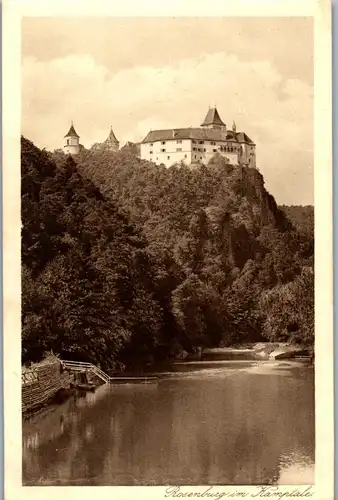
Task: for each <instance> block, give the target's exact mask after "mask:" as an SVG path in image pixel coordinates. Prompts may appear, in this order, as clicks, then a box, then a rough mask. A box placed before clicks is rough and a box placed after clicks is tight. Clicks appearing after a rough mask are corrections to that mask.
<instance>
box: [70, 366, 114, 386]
mask: <svg viewBox="0 0 338 500" xmlns="http://www.w3.org/2000/svg"><path fill="white" fill-rule="evenodd" d="M61 364H62V366H63V367H64V368H66V369H67V370H73V371H81V372H82V371H90V372H92V373H94V374H95V375H97V376H98V377H99V378H100V379H101V380H103V381H104V382H105V383H106V384H109V383H110V381H111V377H110V376H109V375H107V374H106V373H105V372H104V371H102V370H101V369H100V368H99V367H98V366H96V365H93V364H92V363H84V362H82V361H65V360H61Z"/></svg>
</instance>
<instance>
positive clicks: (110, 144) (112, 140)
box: [103, 127, 120, 151]
mask: <svg viewBox="0 0 338 500" xmlns="http://www.w3.org/2000/svg"><path fill="white" fill-rule="evenodd" d="M103 144H104V148H105V149H107V150H109V151H117V150H118V149H119V146H120V143H119V141H118V140H117V139H116V137H115V134H114V132H113V127H110V132H109V135H108V137H107V139H106V140H105V141H104V143H103Z"/></svg>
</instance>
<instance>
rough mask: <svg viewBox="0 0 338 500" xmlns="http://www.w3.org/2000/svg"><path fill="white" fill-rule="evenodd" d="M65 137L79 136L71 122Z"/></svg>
mask: <svg viewBox="0 0 338 500" xmlns="http://www.w3.org/2000/svg"><path fill="white" fill-rule="evenodd" d="M65 137H78V138H80V136H79V135H77V133H76V132H75V128H74V125H73V122H72V124H71V127H70V129H69V132H68V134H66V135H65Z"/></svg>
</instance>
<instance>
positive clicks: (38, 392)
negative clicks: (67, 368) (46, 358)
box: [21, 361, 62, 413]
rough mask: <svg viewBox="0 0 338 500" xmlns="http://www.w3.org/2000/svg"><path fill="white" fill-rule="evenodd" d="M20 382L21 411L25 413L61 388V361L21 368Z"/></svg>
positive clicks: (44, 401) (40, 404)
mask: <svg viewBox="0 0 338 500" xmlns="http://www.w3.org/2000/svg"><path fill="white" fill-rule="evenodd" d="M21 382H22V389H21V391H22V392H21V397H22V413H26V412H28V411H32V410H34V409H36V408H38V407H39V406H42V405H43V404H44V403H46V402H47V401H48V400H49V399H51V398H52V397H53V396H54V395H55V394H56V393H57V392H58V390H59V389H61V387H62V377H61V363H60V362H59V361H55V362H51V363H48V364H47V363H46V364H41V365H37V366H34V367H32V368H28V369H23V370H22V374H21Z"/></svg>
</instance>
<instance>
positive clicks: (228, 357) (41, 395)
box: [22, 342, 313, 418]
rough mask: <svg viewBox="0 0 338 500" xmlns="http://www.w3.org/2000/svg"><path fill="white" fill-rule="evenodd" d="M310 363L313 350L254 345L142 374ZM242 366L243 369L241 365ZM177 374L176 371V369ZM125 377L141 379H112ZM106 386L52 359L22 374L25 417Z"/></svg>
mask: <svg viewBox="0 0 338 500" xmlns="http://www.w3.org/2000/svg"><path fill="white" fill-rule="evenodd" d="M299 359H302V360H306V361H308V362H310V363H313V354H312V352H311V350H310V349H308V348H304V346H294V345H291V344H288V343H282V342H275V343H267V342H266V343H265V342H260V343H252V344H240V345H234V346H231V347H215V348H209V349H202V348H199V349H196V352H195V353H193V354H189V353H187V352H185V351H184V352H182V353H180V355H179V356H177V357H176V358H175V359H173V360H168V362H166V363H164V364H162V365H158V364H152V365H150V366H148V367H146V369H144V370H142V375H144V374H145V373H146V374H147V375H149V374H151V373H152V374H153V373H155V372H156V371H157V370H158V369H159V371H163V366H164V365H165V367H166V369H167V370H170V369H171V368H174V366H175V365H177V364H180V363H187V362H196V363H208V362H214V363H215V362H217V361H220V362H221V361H229V362H231V361H234V362H237V363H239V362H240V361H245V362H248V361H252V362H259V361H278V360H290V361H294V360H299ZM238 366H239V365H238ZM174 371H175V369H174ZM121 374H122V375H124V377H123V380H124V383H131V380H132V377H133V376H134V377H135V376H139V375H140V371H138V372H137V373H136V372H122V373H116V372H109V375H110V376H112V377H114V376H115V377H118V376H121ZM101 384H102V380H101V379H98V378H97V377H95V376H93V375H92V374H91V375H90V374H89V373H87V372H86V371H85V370H84V371H83V372H72V371H70V370H65V369H64V368H63V367H62V364H61V362H60V360H59V359H58V358H57V357H56V356H54V355H52V356H49V357H48V358H46V359H45V360H43V361H42V362H40V363H36V364H34V365H32V366H31V367H28V368H27V367H25V368H23V370H22V402H23V404H22V415H23V418H29V417H30V416H31V415H33V414H35V413H36V412H38V411H40V410H41V409H43V408H45V407H48V406H53V405H58V404H62V403H63V402H64V401H65V400H67V399H68V398H70V397H72V396H76V395H78V394H80V395H81V394H83V393H86V392H88V391H95V390H96V388H97V387H98V386H99V385H101Z"/></svg>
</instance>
